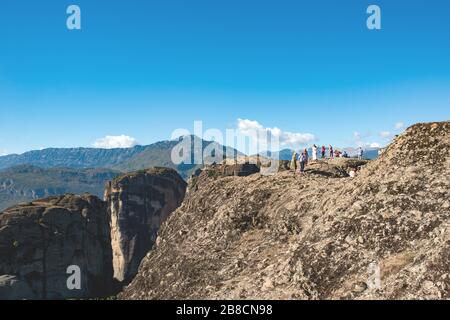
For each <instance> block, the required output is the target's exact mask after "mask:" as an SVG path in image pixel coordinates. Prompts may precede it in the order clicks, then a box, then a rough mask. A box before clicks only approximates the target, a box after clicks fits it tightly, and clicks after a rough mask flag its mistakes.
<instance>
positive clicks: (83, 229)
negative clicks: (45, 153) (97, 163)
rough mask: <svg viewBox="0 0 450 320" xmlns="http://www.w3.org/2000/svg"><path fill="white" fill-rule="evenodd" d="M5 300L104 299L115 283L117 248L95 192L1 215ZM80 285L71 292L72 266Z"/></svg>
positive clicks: (0, 279) (0, 290)
mask: <svg viewBox="0 0 450 320" xmlns="http://www.w3.org/2000/svg"><path fill="white" fill-rule="evenodd" d="M0 257H1V259H0V275H4V276H0V298H5V299H16V298H20V299H65V298H87V297H99V296H102V295H104V294H107V293H108V292H109V290H110V289H111V286H112V281H113V274H112V273H113V270H112V263H111V261H112V250H111V242H110V232H109V218H108V216H107V210H106V206H105V203H104V202H103V201H101V200H100V199H98V198H97V197H95V196H91V195H83V196H75V195H65V196H57V197H50V198H47V199H42V200H36V201H34V202H31V203H28V204H23V205H18V206H15V207H12V208H9V209H7V210H6V211H4V212H3V213H2V214H0ZM73 265H75V266H78V267H79V268H80V271H81V273H80V275H81V278H80V280H81V289H80V290H69V289H68V287H67V279H68V278H69V277H70V275H71V274H68V273H67V269H68V267H69V266H73Z"/></svg>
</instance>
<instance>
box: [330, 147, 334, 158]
mask: <svg viewBox="0 0 450 320" xmlns="http://www.w3.org/2000/svg"><path fill="white" fill-rule="evenodd" d="M329 148H330V159H333V158H334V150H333V147H332V146H331V144H330V147H329Z"/></svg>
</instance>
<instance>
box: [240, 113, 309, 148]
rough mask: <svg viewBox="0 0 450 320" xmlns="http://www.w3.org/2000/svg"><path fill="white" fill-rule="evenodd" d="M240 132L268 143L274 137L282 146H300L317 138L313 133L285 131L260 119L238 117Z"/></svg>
mask: <svg viewBox="0 0 450 320" xmlns="http://www.w3.org/2000/svg"><path fill="white" fill-rule="evenodd" d="M238 132H239V134H241V135H243V136H248V137H250V138H251V139H252V140H253V143H260V144H266V143H267V139H271V138H273V139H275V140H278V141H279V144H280V146H281V147H293V148H298V147H299V146H302V145H306V144H308V143H310V142H312V141H314V140H316V137H315V136H314V135H313V134H311V133H298V132H289V131H283V130H281V129H279V128H277V127H274V128H266V127H264V126H263V125H262V124H260V123H259V122H258V121H252V120H247V119H238Z"/></svg>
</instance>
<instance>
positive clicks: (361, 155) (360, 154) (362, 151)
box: [358, 147, 364, 160]
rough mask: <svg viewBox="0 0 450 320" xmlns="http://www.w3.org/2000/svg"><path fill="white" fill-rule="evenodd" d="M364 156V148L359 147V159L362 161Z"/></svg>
mask: <svg viewBox="0 0 450 320" xmlns="http://www.w3.org/2000/svg"><path fill="white" fill-rule="evenodd" d="M363 155H364V150H363V148H362V147H359V151H358V159H359V160H362V157H363Z"/></svg>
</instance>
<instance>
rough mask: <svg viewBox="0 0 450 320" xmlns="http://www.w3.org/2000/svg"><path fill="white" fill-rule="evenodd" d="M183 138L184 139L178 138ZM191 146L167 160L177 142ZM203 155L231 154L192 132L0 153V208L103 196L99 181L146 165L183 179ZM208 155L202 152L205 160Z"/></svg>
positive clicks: (198, 166) (231, 149)
mask: <svg viewBox="0 0 450 320" xmlns="http://www.w3.org/2000/svg"><path fill="white" fill-rule="evenodd" d="M184 139H188V140H184ZM182 141H183V142H184V141H185V142H187V143H188V144H187V145H186V146H189V143H190V145H191V149H190V154H185V155H184V156H183V155H182V158H184V159H186V160H185V161H183V162H182V163H180V164H175V163H173V162H172V158H171V154H172V150H173V148H174V147H176V146H177V145H178V144H179V143H180V142H182ZM200 147H201V152H202V153H203V152H204V151H205V149H206V148H207V147H208V150H209V148H211V149H215V150H220V151H221V152H220V154H218V155H217V157H216V158H218V159H221V158H223V154H225V152H228V154H233V153H236V154H237V155H242V153H240V152H239V151H237V150H235V149H233V148H225V147H224V146H222V145H220V144H218V143H216V142H213V141H205V140H202V139H200V138H199V137H196V136H185V137H180V138H179V139H175V140H167V141H160V142H157V143H154V144H151V145H146V146H135V147H132V148H117V149H99V148H49V149H43V150H35V151H29V152H26V153H23V154H20V155H18V154H13V155H7V156H2V157H0V210H3V209H5V208H7V207H9V206H11V205H14V204H17V203H20V202H24V201H31V200H34V199H38V198H42V197H47V196H52V195H60V194H64V193H74V194H82V193H84V192H89V193H91V194H94V195H97V196H99V197H103V195H102V193H103V189H104V184H105V183H106V182H107V181H108V180H111V179H113V178H114V177H116V176H117V175H119V174H120V173H126V172H132V171H136V170H142V169H146V168H151V167H168V168H172V169H175V170H176V171H178V173H179V174H180V175H181V177H182V178H183V179H185V180H187V179H188V178H189V177H190V175H191V174H192V173H193V172H195V171H196V170H197V169H198V168H201V167H202V166H203V164H194V163H191V162H193V161H191V160H192V159H194V153H196V150H197V152H199V151H200V150H199V149H200ZM212 156H215V154H212V155H206V156H205V159H204V160H205V161H208V160H211V159H212Z"/></svg>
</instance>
